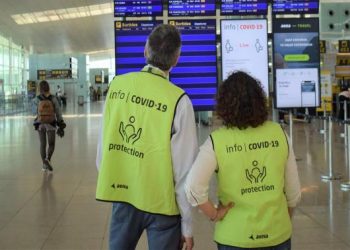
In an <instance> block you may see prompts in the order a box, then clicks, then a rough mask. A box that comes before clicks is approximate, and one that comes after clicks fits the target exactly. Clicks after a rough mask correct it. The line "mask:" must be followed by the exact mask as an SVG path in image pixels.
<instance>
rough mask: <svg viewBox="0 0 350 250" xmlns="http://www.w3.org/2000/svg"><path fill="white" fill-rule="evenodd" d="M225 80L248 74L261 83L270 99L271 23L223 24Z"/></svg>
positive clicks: (232, 22) (240, 22) (222, 39)
mask: <svg viewBox="0 0 350 250" xmlns="http://www.w3.org/2000/svg"><path fill="white" fill-rule="evenodd" d="M221 55H222V79H223V80H225V79H226V78H227V77H228V76H229V75H230V74H231V73H232V72H233V71H244V72H246V73H248V74H250V75H251V76H252V77H254V78H256V79H257V80H259V81H260V83H261V85H262V87H263V89H264V91H265V93H266V96H268V95H269V88H268V87H269V82H268V47H267V21H266V20H265V19H257V20H252V19H250V20H237V19H235V20H234V19H231V20H221Z"/></svg>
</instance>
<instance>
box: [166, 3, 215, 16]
mask: <svg viewBox="0 0 350 250" xmlns="http://www.w3.org/2000/svg"><path fill="white" fill-rule="evenodd" d="M215 10H216V8H215V0H169V1H168V15H169V16H215V14H216V13H215Z"/></svg>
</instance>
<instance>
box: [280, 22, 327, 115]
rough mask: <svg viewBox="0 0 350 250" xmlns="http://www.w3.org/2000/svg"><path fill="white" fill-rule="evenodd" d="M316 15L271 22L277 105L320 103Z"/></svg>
mask: <svg viewBox="0 0 350 250" xmlns="http://www.w3.org/2000/svg"><path fill="white" fill-rule="evenodd" d="M319 45H320V44H319V22H318V18H307V19H301V18H293V19H285V18H284V19H276V20H274V22H273V68H274V76H275V81H274V84H275V88H274V90H275V103H276V107H277V108H305V107H318V106H320V48H319Z"/></svg>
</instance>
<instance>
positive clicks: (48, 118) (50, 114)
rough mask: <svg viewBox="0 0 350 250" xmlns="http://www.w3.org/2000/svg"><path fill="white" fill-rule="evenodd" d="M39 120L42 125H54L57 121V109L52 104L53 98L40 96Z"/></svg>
mask: <svg viewBox="0 0 350 250" xmlns="http://www.w3.org/2000/svg"><path fill="white" fill-rule="evenodd" d="M38 99H39V105H38V119H37V121H38V122H40V123H53V122H54V121H55V120H56V114H55V107H54V105H53V102H52V96H51V95H50V96H48V97H45V96H43V95H40V96H38Z"/></svg>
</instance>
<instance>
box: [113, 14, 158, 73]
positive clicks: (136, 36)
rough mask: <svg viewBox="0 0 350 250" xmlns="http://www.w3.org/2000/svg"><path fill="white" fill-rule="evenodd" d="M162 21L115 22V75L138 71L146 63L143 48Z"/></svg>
mask: <svg viewBox="0 0 350 250" xmlns="http://www.w3.org/2000/svg"><path fill="white" fill-rule="evenodd" d="M161 23H162V21H124V22H122V21H116V22H114V28H115V69H116V75H120V74H125V73H129V72H135V71H140V70H141V69H142V68H143V67H144V66H145V63H146V60H145V57H144V48H145V44H146V41H147V38H148V35H149V34H150V33H151V32H152V30H153V28H154V27H156V26H157V25H158V24H161Z"/></svg>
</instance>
